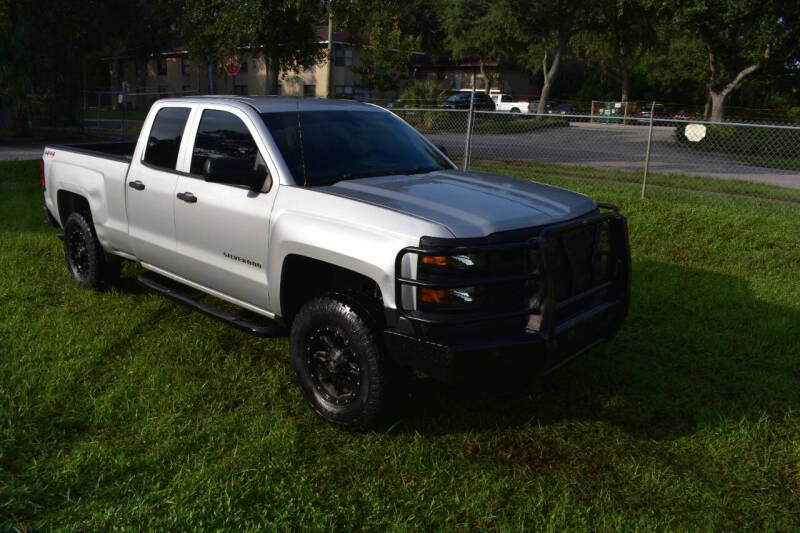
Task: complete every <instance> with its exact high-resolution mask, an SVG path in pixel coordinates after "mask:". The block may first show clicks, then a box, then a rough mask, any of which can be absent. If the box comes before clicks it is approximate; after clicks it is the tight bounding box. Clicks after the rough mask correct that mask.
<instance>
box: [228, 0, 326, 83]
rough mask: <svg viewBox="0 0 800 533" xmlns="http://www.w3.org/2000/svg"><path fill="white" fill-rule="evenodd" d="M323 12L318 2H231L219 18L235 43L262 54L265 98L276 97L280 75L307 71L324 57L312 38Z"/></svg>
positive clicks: (263, 0)
mask: <svg viewBox="0 0 800 533" xmlns="http://www.w3.org/2000/svg"><path fill="white" fill-rule="evenodd" d="M323 8H324V6H323V4H322V3H321V2H319V1H318V0H317V1H315V0H252V1H247V2H235V7H233V8H230V9H227V10H226V11H225V12H224V13H223V14H222V17H223V18H224V26H226V27H228V28H231V33H232V35H233V36H235V37H236V41H237V42H239V43H240V44H241V45H242V46H244V47H247V48H250V49H252V50H260V51H262V52H263V54H264V57H265V59H266V60H267V64H268V72H269V75H268V78H269V79H268V82H269V84H268V91H267V92H268V93H269V94H278V83H279V81H280V75H281V72H289V71H297V70H302V69H304V68H307V67H311V66H313V65H316V64H317V63H318V62H319V61H320V60H321V59H322V58H323V57H324V51H323V50H322V48H321V47H320V44H319V38H318V37H317V34H316V26H317V25H319V24H320V23H321V22H322V21H323V20H324V13H323Z"/></svg>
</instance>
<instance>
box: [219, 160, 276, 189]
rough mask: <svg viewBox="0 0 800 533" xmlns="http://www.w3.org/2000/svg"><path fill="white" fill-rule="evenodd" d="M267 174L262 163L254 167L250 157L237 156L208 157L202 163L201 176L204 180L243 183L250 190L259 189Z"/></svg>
mask: <svg viewBox="0 0 800 533" xmlns="http://www.w3.org/2000/svg"><path fill="white" fill-rule="evenodd" d="M268 175H269V172H267V169H266V168H264V166H263V165H258V166H256V168H255V169H254V168H253V163H252V161H251V160H250V159H245V158H239V157H215V158H211V157H209V158H208V159H206V162H205V164H204V165H203V177H205V179H206V181H208V182H210V183H226V184H229V185H244V186H246V187H249V188H250V190H251V191H261V188H262V187H263V186H264V182H265V181H266V180H267V178H268ZM270 185H271V184H270Z"/></svg>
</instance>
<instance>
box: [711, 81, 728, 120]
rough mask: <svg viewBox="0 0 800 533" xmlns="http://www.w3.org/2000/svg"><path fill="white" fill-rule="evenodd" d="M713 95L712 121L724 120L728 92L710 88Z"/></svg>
mask: <svg viewBox="0 0 800 533" xmlns="http://www.w3.org/2000/svg"><path fill="white" fill-rule="evenodd" d="M708 94H709V96H710V97H711V122H722V121H723V120H724V119H725V99H726V98H727V97H728V93H726V92H725V91H715V90H713V89H709V91H708Z"/></svg>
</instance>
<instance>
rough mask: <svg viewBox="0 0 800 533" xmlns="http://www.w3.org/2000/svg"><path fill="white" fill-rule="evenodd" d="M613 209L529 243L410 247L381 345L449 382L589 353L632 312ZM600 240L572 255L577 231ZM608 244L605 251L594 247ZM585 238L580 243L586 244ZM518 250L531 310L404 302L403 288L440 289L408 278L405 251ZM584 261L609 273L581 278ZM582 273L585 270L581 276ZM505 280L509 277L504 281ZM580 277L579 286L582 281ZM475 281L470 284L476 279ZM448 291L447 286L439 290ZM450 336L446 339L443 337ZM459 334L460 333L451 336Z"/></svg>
mask: <svg viewBox="0 0 800 533" xmlns="http://www.w3.org/2000/svg"><path fill="white" fill-rule="evenodd" d="M601 207H602V208H609V209H612V210H613V212H599V211H598V212H596V213H593V214H591V215H589V216H586V217H581V218H580V219H577V220H574V221H570V222H566V223H561V224H556V225H552V226H548V227H544V228H538V229H534V230H533V236H532V237H530V238H527V239H526V240H521V241H520V240H517V241H515V242H504V243H497V242H494V243H486V244H481V243H477V244H476V243H469V244H468V245H466V246H464V245H460V244H459V243H458V242H457V241H456V242H454V245H453V246H451V247H447V246H442V245H437V246H435V247H419V248H416V247H415V248H406V249H404V250H403V251H401V252H400V253H399V254H398V258H397V261H396V271H397V276H396V301H397V302H398V314H399V316H400V320H399V321H398V325H400V326H403V325H405V327H395V328H390V329H389V330H387V331H386V332H385V335H384V340H385V343H386V348H387V351H388V353H389V354H390V355H391V356H392V357H393V358H394V359H395V360H396V361H397V362H399V363H400V364H403V365H408V366H411V367H414V368H416V369H418V370H421V371H423V372H425V373H427V374H430V375H432V376H434V377H436V378H438V379H441V380H443V381H448V382H455V381H460V380H461V379H463V378H468V377H471V376H475V375H478V376H481V375H487V374H488V373H490V372H497V371H499V372H501V373H503V372H505V373H510V372H526V373H529V372H532V373H545V372H548V371H550V370H553V369H555V368H557V367H559V366H561V365H562V364H564V363H566V362H567V361H569V360H571V359H573V358H575V357H577V356H578V355H581V354H583V353H585V352H586V351H587V350H589V349H591V348H593V347H594V346H596V345H598V344H600V343H601V342H604V341H610V340H611V339H613V337H614V336H615V335H616V333H617V331H618V330H619V328H620V326H621V325H622V322H623V320H624V318H625V316H626V314H627V310H628V302H629V298H630V250H629V245H628V231H627V223H626V220H625V218H624V217H623V216H621V215H620V214H619V213H618V212H617V210H616V208H614V207H613V206H601ZM581 232H583V233H586V234H587V235H588V236H589V239H590V240H591V235H592V232H594V235H595V241H594V245H593V246H594V248H593V252H592V254H591V258H590V259H588V260H587V254H585V253H583V252H581V250H573V251H575V252H576V253H574V254H573V253H571V251H570V246H573V248H574V247H576V246H577V247H579V246H581V245H580V244H578V245H570V244H569V243H570V241H571V240H572V242H580V239H578V240H577V241H576V240H575V239H574V237H575V235H576V234H580V233H581ZM603 232H605V236H604V237H603V238H602V240H603V242H605V243H606V244H604V247H603V250H604V251H602V252H599V251H598V247H597V243H598V241H599V240H601V237H600V234H601V233H603ZM585 243H586V241H583V244H584V245H585ZM515 247H516V248H519V249H520V250H521V251H522V252H523V253H525V254H529V257H530V258H531V259H530V260H529V261H528V263H527V265H528V266H527V267H526V271H525V272H524V273H521V274H520V275H519V276H518V277H519V279H520V280H522V281H521V283H522V282H524V283H525V284H526V285H525V287H526V289H527V288H530V287H534V288H530V299H529V305H527V306H526V307H525V308H524V309H520V310H513V311H510V312H509V311H506V312H503V313H494V314H493V313H485V312H483V313H474V314H469V313H467V314H461V315H452V314H451V315H446V316H436V314H435V313H430V312H427V313H425V312H420V311H417V310H413V309H407V308H405V307H404V306H403V305H402V290H401V289H402V287H403V286H404V285H406V286H409V285H410V286H414V287H431V286H436V284H432V283H431V282H428V281H424V280H423V281H420V280H417V279H411V278H410V277H404V276H402V275H401V272H402V260H403V257H404V256H405V255H406V254H409V253H413V254H456V253H458V254H462V253H474V252H479V251H482V250H509V249H514V248H515ZM578 256H582V257H583V260H584V261H585V262H587V263H588V264H587V265H583V267H586V268H589V269H595V268H596V267H597V266H598V265H597V264H596V263H597V262H602V264H603V265H604V267H603V268H605V270H604V272H605V274H603V275H602V276H597V277H593V278H592V279H591V281H587V280H586V279H585V277H584V278H582V277H581V276H582V273H581V272H580V270H581V267H582V265H580V264H579V261H576V260H575V259H576V257H578ZM583 274H585V272H584V273H583ZM507 277H508V276H506V278H507ZM497 279H499V276H492V275H491V274H490V275H487V276H485V278H484V279H483V280H482V281H480V282H482V283H486V284H491V283H496V282H497ZM579 280H580V282H578V281H579ZM474 281H475V279H474V278H473V279H472V282H474ZM442 286H446V285H442ZM520 319H522V320H523V324H524V326H523V327H520V328H519V329H516V330H515V331H517V332H518V333H514V332H513V331H509V329H508V328H505V329H503V328H501V327H498V328H497V329H496V331H497V332H498V333H497V334H493V333H491V332H490V333H489V334H488V335H487V334H486V328H484V331H483V332H482V333H479V334H476V335H472V334H471V333H470V331H472V330H475V331H478V330H480V329H481V328H480V326H481V324H490V328H494V327H495V326H494V324H498V325H500V324H502V323H504V322H503V321H505V322H506V323H507V322H508V321H515V320H516V322H513V323H514V324H517V323H519V320H520ZM443 331H444V332H445V334H444V335H442V334H441V333H442V332H443ZM448 331H457V332H458V334H456V335H452V334H447V332H448Z"/></svg>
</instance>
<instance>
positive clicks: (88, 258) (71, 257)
mask: <svg viewBox="0 0 800 533" xmlns="http://www.w3.org/2000/svg"><path fill="white" fill-rule="evenodd" d="M64 256H65V258H66V260H67V269H68V270H69V274H70V276H72V279H73V281H75V283H77V284H78V285H80V286H81V287H83V288H86V289H93V290H103V289H105V288H107V287H108V286H109V285H111V284H112V283H113V282H114V281H115V280H116V279H117V278H119V271H120V264H119V262H117V261H109V260H108V259H107V258H106V254H105V251H104V250H103V247H102V246H101V245H100V241H98V240H97V234H96V233H95V231H94V226H93V225H92V224H91V222H90V219H89V217H88V216H87V215H84V214H83V213H72V214H71V215H70V216H69V217H67V222H66V223H65V224H64Z"/></svg>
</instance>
